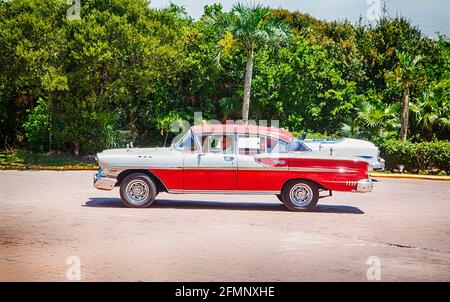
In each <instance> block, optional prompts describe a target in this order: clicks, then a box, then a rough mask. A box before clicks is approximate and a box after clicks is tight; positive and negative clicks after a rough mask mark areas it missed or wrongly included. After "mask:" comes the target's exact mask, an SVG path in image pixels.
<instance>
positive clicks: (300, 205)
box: [94, 125, 373, 211]
mask: <svg viewBox="0 0 450 302" xmlns="http://www.w3.org/2000/svg"><path fill="white" fill-rule="evenodd" d="M97 161H98V163H99V171H98V173H97V174H96V175H94V186H95V187H96V188H97V189H102V190H112V189H113V188H114V187H120V196H121V199H122V201H123V202H124V204H125V205H127V206H129V207H148V206H150V205H151V204H152V203H153V202H154V200H155V197H156V195H158V193H159V192H168V193H208V194H273V195H276V196H277V197H278V199H279V200H280V201H282V202H283V203H284V204H285V205H286V207H287V208H288V209H290V210H292V211H307V210H311V209H312V208H314V206H315V205H316V204H317V201H318V200H319V198H320V197H325V196H323V195H324V193H325V194H327V195H326V196H331V195H332V191H333V190H335V191H348V192H370V191H372V186H373V184H372V180H371V179H370V177H369V174H368V163H367V161H365V160H362V159H357V158H355V157H351V158H346V157H336V156H328V155H325V154H319V155H318V154H316V153H315V152H313V151H311V150H310V149H309V148H308V147H306V146H305V145H304V144H303V143H302V141H301V140H299V139H296V138H294V137H293V136H292V135H291V134H290V133H289V132H287V131H285V130H283V129H278V128H273V127H263V126H251V125H196V126H193V127H191V128H190V129H189V130H188V131H186V132H185V133H182V134H180V135H178V136H177V137H175V139H174V140H173V142H172V145H171V146H170V147H168V148H126V149H111V150H105V151H103V152H101V153H98V154H97ZM321 195H322V196H321Z"/></svg>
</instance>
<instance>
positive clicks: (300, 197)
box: [281, 180, 319, 211]
mask: <svg viewBox="0 0 450 302" xmlns="http://www.w3.org/2000/svg"><path fill="white" fill-rule="evenodd" d="M281 197H282V199H283V202H284V204H285V206H286V207H287V208H288V209H289V210H291V211H310V210H312V209H313V208H314V207H315V206H316V204H317V201H318V200H319V188H318V187H317V184H316V183H314V182H312V181H308V180H293V181H290V182H289V183H287V184H286V185H285V187H284V189H283V191H282V194H281Z"/></svg>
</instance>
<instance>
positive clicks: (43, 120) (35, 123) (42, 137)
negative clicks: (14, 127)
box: [23, 98, 51, 152]
mask: <svg viewBox="0 0 450 302" xmlns="http://www.w3.org/2000/svg"><path fill="white" fill-rule="evenodd" d="M28 112H29V114H28V118H27V121H26V122H25V123H24V124H23V129H24V132H25V138H26V140H27V143H28V145H29V146H30V147H31V149H33V150H35V151H41V152H42V151H44V150H48V148H49V135H50V112H51V111H50V106H49V104H48V102H46V101H44V100H42V99H41V98H40V99H39V100H38V102H37V104H36V107H34V108H33V109H30V110H28Z"/></svg>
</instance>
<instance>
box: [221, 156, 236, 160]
mask: <svg viewBox="0 0 450 302" xmlns="http://www.w3.org/2000/svg"><path fill="white" fill-rule="evenodd" d="M223 158H224V159H225V160H227V161H232V160H234V156H224V157H223Z"/></svg>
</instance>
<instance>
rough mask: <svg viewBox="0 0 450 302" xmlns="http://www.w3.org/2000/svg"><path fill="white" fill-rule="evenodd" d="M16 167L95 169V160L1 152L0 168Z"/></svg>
mask: <svg viewBox="0 0 450 302" xmlns="http://www.w3.org/2000/svg"><path fill="white" fill-rule="evenodd" d="M1 166H14V167H17V168H21V167H27V166H47V167H48V166H77V167H80V166H82V167H93V168H94V167H95V166H96V162H95V160H94V159H93V158H87V157H82V156H73V155H71V154H67V153H62V152H50V153H48V152H47V153H41V152H31V151H28V150H9V151H0V167H1Z"/></svg>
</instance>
